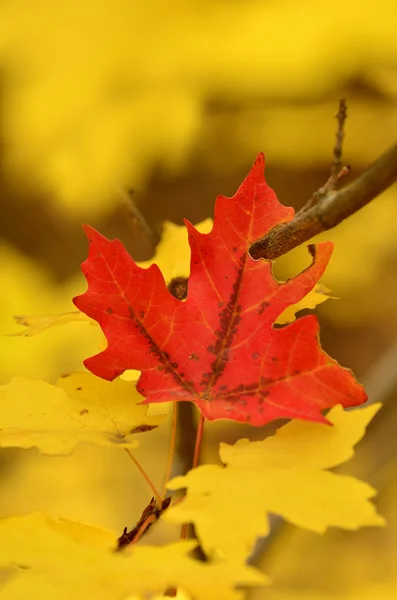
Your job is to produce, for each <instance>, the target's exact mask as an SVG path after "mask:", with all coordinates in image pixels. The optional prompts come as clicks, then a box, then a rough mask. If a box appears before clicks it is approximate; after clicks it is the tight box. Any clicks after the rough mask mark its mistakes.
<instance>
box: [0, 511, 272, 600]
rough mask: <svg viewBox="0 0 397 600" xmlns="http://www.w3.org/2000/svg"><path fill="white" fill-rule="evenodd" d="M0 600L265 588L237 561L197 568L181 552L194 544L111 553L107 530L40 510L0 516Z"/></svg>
mask: <svg viewBox="0 0 397 600" xmlns="http://www.w3.org/2000/svg"><path fill="white" fill-rule="evenodd" d="M0 537H1V540H2V543H1V545H0V570H2V571H3V572H4V573H5V574H6V575H8V578H6V581H5V584H4V585H3V587H2V588H1V589H0V597H2V598H7V600H10V599H12V600H16V599H17V598H25V597H26V598H40V600H53V599H54V597H56V598H57V599H61V600H70V599H71V598H73V600H88V599H91V598H92V599H94V598H95V600H124V599H126V598H127V596H128V598H129V600H132V599H137V598H143V597H144V598H145V599H146V598H148V597H149V596H148V594H150V593H162V592H164V591H165V590H166V589H167V588H168V587H174V586H175V587H179V586H180V587H181V588H183V590H185V591H186V592H187V593H188V595H189V596H192V597H194V598H195V599H196V600H208V598H217V599H219V600H239V599H242V598H243V594H242V592H240V591H236V590H235V587H236V585H238V584H240V585H248V586H258V585H263V584H264V583H266V581H267V580H266V578H265V577H264V576H263V575H262V574H260V573H259V571H257V570H255V569H253V568H252V567H248V566H246V565H244V564H243V563H241V564H238V563H236V562H234V563H233V564H231V563H228V562H219V563H215V564H209V563H203V562H201V561H198V560H194V559H193V558H190V557H189V556H188V555H189V553H190V552H192V550H193V549H194V548H195V546H196V545H197V543H196V542H195V541H179V542H176V543H174V544H169V545H167V546H164V547H160V548H159V547H151V546H140V547H137V546H133V547H132V548H128V549H126V551H123V552H115V547H116V536H113V535H112V534H111V533H110V532H108V531H104V530H101V529H98V528H94V527H88V526H87V525H82V524H79V523H74V522H72V521H67V520H63V519H62V520H59V521H56V520H54V519H51V518H50V517H48V516H46V515H43V514H41V513H35V514H32V515H27V516H23V517H10V518H4V519H0Z"/></svg>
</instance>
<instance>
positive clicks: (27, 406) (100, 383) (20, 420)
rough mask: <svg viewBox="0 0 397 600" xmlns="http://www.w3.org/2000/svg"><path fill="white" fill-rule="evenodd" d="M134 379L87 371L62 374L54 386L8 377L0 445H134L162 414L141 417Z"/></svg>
mask: <svg viewBox="0 0 397 600" xmlns="http://www.w3.org/2000/svg"><path fill="white" fill-rule="evenodd" d="M140 402H142V396H141V395H140V394H138V392H137V391H136V388H135V384H134V383H133V382H129V381H123V380H121V379H119V380H115V381H112V382H109V381H105V380H103V379H99V378H98V377H95V376H94V375H92V374H91V373H72V374H69V375H64V376H62V377H61V378H60V379H59V380H58V382H57V385H50V384H49V383H46V382H44V381H39V380H36V381H35V380H29V379H23V378H14V379H12V380H11V382H10V383H9V384H6V385H3V386H1V387H0V421H1V430H0V447H2V448H10V447H19V448H32V447H36V448H38V449H39V450H40V451H41V452H42V453H43V454H51V455H66V454H70V453H71V452H72V451H73V449H74V447H75V446H76V444H77V443H78V442H90V443H94V444H101V445H115V446H120V447H122V448H135V447H136V446H137V445H138V441H137V434H139V433H141V432H144V431H150V430H151V429H154V428H155V427H157V426H158V425H160V423H161V422H162V421H163V419H164V416H161V415H158V416H152V417H149V416H147V406H142V405H140Z"/></svg>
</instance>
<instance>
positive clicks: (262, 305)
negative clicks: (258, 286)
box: [258, 301, 269, 315]
mask: <svg viewBox="0 0 397 600" xmlns="http://www.w3.org/2000/svg"><path fill="white" fill-rule="evenodd" d="M268 306H269V302H265V301H263V302H261V303H260V305H259V309H258V315H261V314H262V313H263V312H264V310H266V308H267V307H268Z"/></svg>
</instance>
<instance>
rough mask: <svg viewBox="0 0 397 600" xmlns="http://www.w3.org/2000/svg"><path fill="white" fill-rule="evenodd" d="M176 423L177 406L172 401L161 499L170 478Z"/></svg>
mask: <svg viewBox="0 0 397 600" xmlns="http://www.w3.org/2000/svg"><path fill="white" fill-rule="evenodd" d="M176 425H177V406H176V402H173V403H172V429H171V441H170V447H169V450H168V463H167V470H166V472H165V479H164V486H163V493H162V497H163V499H164V498H165V495H166V493H167V483H168V481H169V480H170V477H171V470H172V463H173V460H174V453H175V440H176Z"/></svg>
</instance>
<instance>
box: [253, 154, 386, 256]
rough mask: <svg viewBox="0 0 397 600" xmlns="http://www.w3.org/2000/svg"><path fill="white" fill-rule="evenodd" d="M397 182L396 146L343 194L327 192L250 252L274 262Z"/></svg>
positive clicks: (342, 192)
mask: <svg viewBox="0 0 397 600" xmlns="http://www.w3.org/2000/svg"><path fill="white" fill-rule="evenodd" d="M395 181H397V143H396V144H394V145H393V146H391V147H390V148H389V149H388V150H386V152H384V153H383V154H382V155H381V156H379V158H377V159H376V160H375V162H373V163H372V165H370V166H369V167H368V168H367V169H366V170H365V171H364V172H363V173H362V174H361V175H360V176H359V177H357V179H356V180H355V181H353V182H352V183H350V184H349V185H348V186H346V187H345V188H343V189H340V190H328V191H326V192H325V193H324V194H323V195H321V196H320V197H319V198H318V201H317V202H314V203H311V204H310V206H309V207H308V208H307V209H305V210H303V211H299V213H297V215H296V216H295V218H294V219H292V221H289V222H288V223H283V224H282V225H277V227H275V228H274V229H272V230H271V231H270V232H269V233H268V234H266V235H265V236H264V237H263V238H261V239H260V240H257V241H256V242H254V243H253V244H252V246H251V248H250V254H251V256H252V258H254V259H259V258H267V259H271V260H272V259H275V258H277V257H279V256H281V255H282V254H286V252H289V251H290V250H292V249H293V248H296V247H297V246H300V244H303V243H304V242H307V241H308V240H310V239H311V238H312V237H314V236H315V235H317V234H319V233H321V232H322V231H327V230H328V229H332V227H335V225H338V224H339V223H341V221H343V220H344V219H347V217H349V216H350V215H352V214H354V213H355V212H357V211H358V210H359V209H360V208H362V207H363V206H365V205H366V204H368V202H370V201H371V200H373V199H374V198H376V197H377V196H379V194H381V193H382V192H383V191H384V190H386V189H387V188H388V187H390V186H391V185H392V184H393V183H394V182H395Z"/></svg>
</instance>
